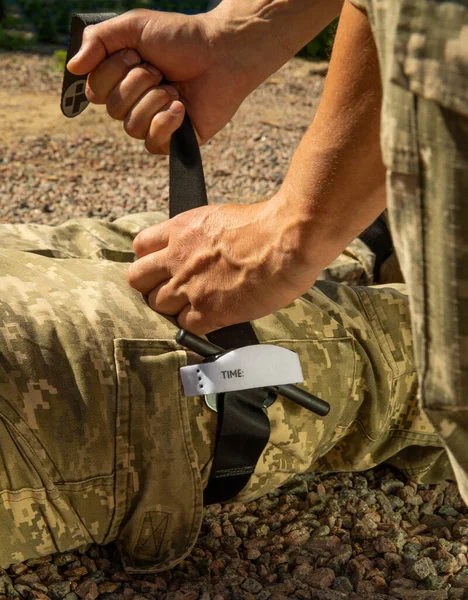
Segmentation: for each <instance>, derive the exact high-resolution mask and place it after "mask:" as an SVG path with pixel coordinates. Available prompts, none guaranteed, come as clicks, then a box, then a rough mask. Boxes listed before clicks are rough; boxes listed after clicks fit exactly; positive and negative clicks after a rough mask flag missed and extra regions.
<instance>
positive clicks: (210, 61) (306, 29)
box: [68, 0, 342, 154]
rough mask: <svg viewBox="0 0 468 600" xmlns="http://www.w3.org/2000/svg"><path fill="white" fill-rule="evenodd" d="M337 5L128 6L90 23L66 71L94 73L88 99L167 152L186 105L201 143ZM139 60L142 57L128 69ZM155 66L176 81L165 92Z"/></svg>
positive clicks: (332, 1)
mask: <svg viewBox="0 0 468 600" xmlns="http://www.w3.org/2000/svg"><path fill="white" fill-rule="evenodd" d="M341 4H342V0H310V1H309V2H276V1H271V2H252V0H223V2H221V4H219V6H217V7H216V8H215V9H213V10H212V11H210V12H208V13H206V14H200V15H194V16H185V15H181V14H176V13H164V12H158V11H151V10H143V9H140V10H132V11H130V12H128V13H125V14H123V15H121V16H120V17H116V18H114V19H110V20H108V21H104V22H103V23H99V25H93V26H90V27H87V28H86V29H85V32H84V36H83V45H82V47H81V52H80V53H79V54H78V55H76V56H75V57H74V58H73V59H72V60H71V61H70V62H69V63H68V69H69V70H70V71H71V72H72V73H75V74H76V75H84V74H86V73H91V75H90V78H89V86H88V90H87V95H88V98H89V99H90V100H91V102H94V103H97V104H107V107H108V111H109V114H110V115H111V116H113V117H114V118H116V119H121V120H123V121H125V127H126V130H127V132H128V133H129V135H131V136H132V137H136V138H142V139H143V137H144V139H145V140H146V145H147V148H148V150H149V151H150V152H152V153H155V154H160V153H167V152H168V150H169V138H170V136H171V134H172V133H173V132H174V131H175V130H176V129H177V128H178V127H179V125H180V124H181V123H182V120H183V117H184V111H185V109H186V110H187V111H188V113H189V115H190V118H191V120H192V123H193V125H194V127H195V131H196V133H197V136H198V139H199V142H200V143H201V144H204V143H205V142H207V141H208V140H209V139H210V138H211V137H212V136H213V135H214V134H215V133H216V132H218V131H219V130H220V129H222V128H223V127H224V125H226V123H227V122H228V121H229V120H230V119H231V117H232V116H233V115H234V113H235V112H236V111H237V109H238V108H239V106H240V104H241V103H242V102H243V100H244V99H245V98H246V96H247V95H248V94H250V92H252V91H253V90H254V89H255V88H256V87H257V86H258V85H260V83H261V82H262V81H264V80H265V79H266V78H267V77H268V76H269V75H271V74H272V73H274V72H275V71H277V70H278V69H279V68H280V67H281V66H282V65H284V64H285V63H286V62H287V61H288V60H289V59H290V58H291V57H292V56H294V54H295V53H296V52H297V51H298V50H300V48H302V47H303V46H304V45H305V44H307V42H309V41H310V40H311V39H312V38H313V37H314V36H315V35H316V34H317V33H319V31H321V30H322V29H323V27H325V25H326V24H327V23H329V22H330V21H331V20H332V19H333V18H334V17H335V16H336V15H337V14H338V13H339V10H340V8H341ZM126 49H127V50H126ZM122 50H123V51H124V52H123V53H121V51H122ZM132 50H135V51H136V53H137V54H134V53H133V52H132ZM107 57H109V58H107ZM125 59H128V60H129V61H130V64H126V63H125ZM132 60H133V63H132ZM140 60H142V61H144V63H145V64H144V65H143V66H141V67H139V68H138V69H134V70H132V66H133V67H135V66H136V65H137V64H138V63H139V62H140ZM149 65H153V66H154V67H156V68H157V69H158V71H160V72H161V73H163V75H164V77H165V78H166V79H167V81H170V82H171V84H172V86H173V88H172V89H171V88H167V87H166V88H165V89H163V90H161V89H160V88H159V87H158V85H159V82H160V76H159V75H158V74H153V75H154V77H155V79H151V77H149V75H148V71H149V70H150V69H149ZM174 90H176V93H174V95H171V92H174ZM179 100H180V101H181V102H179ZM170 107H172V108H170ZM176 109H178V110H176ZM178 111H179V112H178Z"/></svg>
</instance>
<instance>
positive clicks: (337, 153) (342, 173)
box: [279, 4, 386, 266]
mask: <svg viewBox="0 0 468 600" xmlns="http://www.w3.org/2000/svg"><path fill="white" fill-rule="evenodd" d="M381 102H382V92H381V84H380V72H379V65H378V60H377V53H376V48H375V45H374V41H373V38H372V33H371V31H370V28H369V24H368V20H367V17H366V16H365V15H364V14H362V13H361V12H360V11H358V10H357V9H355V8H354V7H352V6H351V5H349V4H346V5H345V7H344V9H343V13H342V17H341V20H340V27H339V31H338V33H337V37H336V41H335V48H334V51H333V56H332V60H331V64H330V70H329V74H328V77H327V81H326V85H325V89H324V93H323V98H322V101H321V104H320V107H319V109H318V111H317V114H316V116H315V119H314V121H313V123H312V125H311V127H310V128H309V130H308V132H307V133H306V135H305V136H304V138H303V140H302V142H301V144H300V146H299V148H298V149H297V151H296V153H295V154H294V157H293V160H292V162H291V165H290V168H289V171H288V173H287V176H286V178H285V181H284V183H283V186H282V188H281V191H280V194H279V196H280V198H281V199H282V202H283V206H284V210H285V211H288V210H289V211H294V212H295V214H297V217H298V219H299V220H301V221H302V223H303V226H302V228H301V240H302V241H301V246H302V247H303V248H304V250H305V251H309V249H310V248H318V247H321V249H322V254H321V256H320V257H316V259H318V260H322V261H323V262H324V263H325V264H324V265H322V266H326V264H328V263H329V262H330V261H331V260H333V259H334V258H335V257H336V255H338V254H339V252H341V250H342V249H343V248H344V247H346V245H347V244H348V243H349V242H350V241H351V240H353V239H354V238H355V237H356V236H357V235H358V234H359V233H360V232H361V231H363V230H364V229H365V228H366V227H367V226H368V225H369V224H370V223H371V222H372V221H373V220H374V219H375V218H376V217H377V216H378V215H379V214H380V213H381V212H382V210H383V209H384V208H385V201H386V199H385V168H384V165H383V162H382V157H381V150H380V109H381Z"/></svg>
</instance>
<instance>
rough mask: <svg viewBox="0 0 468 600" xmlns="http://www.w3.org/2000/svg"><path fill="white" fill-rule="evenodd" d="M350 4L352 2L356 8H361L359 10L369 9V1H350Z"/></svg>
mask: <svg viewBox="0 0 468 600" xmlns="http://www.w3.org/2000/svg"><path fill="white" fill-rule="evenodd" d="M348 1H349V2H351V4H353V5H354V6H355V7H356V8H359V10H364V11H365V10H366V9H367V6H366V5H367V0H348Z"/></svg>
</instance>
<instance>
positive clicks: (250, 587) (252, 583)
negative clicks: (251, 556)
mask: <svg viewBox="0 0 468 600" xmlns="http://www.w3.org/2000/svg"><path fill="white" fill-rule="evenodd" d="M241 588H242V589H243V590H245V591H246V592H248V593H249V594H258V593H259V592H261V591H262V589H263V586H262V584H261V583H259V582H258V581H257V580H256V579H253V578H252V577H247V579H246V580H245V581H244V582H243V583H242V584H241Z"/></svg>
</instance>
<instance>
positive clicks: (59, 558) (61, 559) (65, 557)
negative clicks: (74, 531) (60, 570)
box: [54, 552, 76, 567]
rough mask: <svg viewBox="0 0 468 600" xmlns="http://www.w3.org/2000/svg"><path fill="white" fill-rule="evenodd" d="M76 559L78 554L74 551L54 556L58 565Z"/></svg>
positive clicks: (60, 565) (62, 565)
mask: <svg viewBox="0 0 468 600" xmlns="http://www.w3.org/2000/svg"><path fill="white" fill-rule="evenodd" d="M74 560H76V555H75V554H73V553H72V552H62V553H61V554H56V555H55V557H54V564H55V565H57V567H64V566H65V565H68V564H70V563H71V562H73V561H74Z"/></svg>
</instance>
